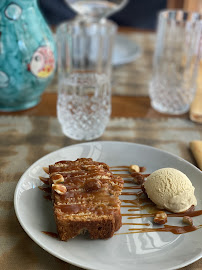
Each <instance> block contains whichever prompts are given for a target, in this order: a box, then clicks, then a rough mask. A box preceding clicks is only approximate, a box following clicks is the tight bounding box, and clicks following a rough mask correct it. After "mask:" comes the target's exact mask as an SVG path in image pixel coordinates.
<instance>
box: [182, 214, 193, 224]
mask: <svg viewBox="0 0 202 270" xmlns="http://www.w3.org/2000/svg"><path fill="white" fill-rule="evenodd" d="M182 221H183V222H184V223H186V224H188V225H191V226H193V219H192V218H191V217H189V216H184V217H183V219H182Z"/></svg>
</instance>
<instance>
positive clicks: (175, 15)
mask: <svg viewBox="0 0 202 270" xmlns="http://www.w3.org/2000/svg"><path fill="white" fill-rule="evenodd" d="M158 17H159V19H165V20H176V21H184V22H186V21H192V22H202V13H201V12H197V11H187V10H182V9H163V10H161V11H159V13H158Z"/></svg>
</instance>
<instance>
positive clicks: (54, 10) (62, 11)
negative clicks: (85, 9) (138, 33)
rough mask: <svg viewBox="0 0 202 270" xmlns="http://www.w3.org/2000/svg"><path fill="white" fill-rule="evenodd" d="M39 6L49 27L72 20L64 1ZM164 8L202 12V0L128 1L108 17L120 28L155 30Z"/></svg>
mask: <svg viewBox="0 0 202 270" xmlns="http://www.w3.org/2000/svg"><path fill="white" fill-rule="evenodd" d="M39 6H40V8H41V10H42V12H43V14H44V16H45V18H46V19H47V21H48V23H49V24H50V25H55V26H56V25H58V24H60V23H61V22H63V21H66V20H69V19H72V18H74V16H75V13H74V11H72V10H71V9H70V8H69V7H68V6H67V5H66V3H65V0H53V1H47V0H39ZM165 8H170V9H184V10H190V11H200V12H201V11H202V0H149V1H148V0H141V1H140V0H129V2H128V4H127V5H126V6H125V8H123V9H122V10H121V11H119V12H117V13H115V14H114V15H112V16H111V17H110V19H112V20H113V21H115V22H116V23H117V24H118V25H120V26H130V27H134V28H139V29H147V30H155V28H156V19H157V13H158V12H159V11H160V10H162V9H165Z"/></svg>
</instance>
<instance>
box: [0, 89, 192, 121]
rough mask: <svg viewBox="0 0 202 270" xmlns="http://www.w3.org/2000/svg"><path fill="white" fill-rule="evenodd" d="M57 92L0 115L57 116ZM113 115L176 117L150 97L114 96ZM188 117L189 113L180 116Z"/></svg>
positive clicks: (44, 95)
mask: <svg viewBox="0 0 202 270" xmlns="http://www.w3.org/2000/svg"><path fill="white" fill-rule="evenodd" d="M56 102H57V94H56V93H44V94H43V95H42V99H41V102H40V103H39V104H38V105H37V106H36V107H33V108H31V109H28V110H25V111H19V112H9V113H8V112H0V115H26V116H32V115H33V116H56ZM111 117H135V118H136V117H141V118H144V117H145V118H164V117H175V116H170V115H167V114H160V113H158V112H156V111H155V110H154V109H153V108H152V107H151V105H150V99H149V97H141V96H140V97H139V96H138V97H131V96H112V114H111ZM178 117H180V118H187V119H188V117H189V116H188V113H186V114H183V115H181V116H178Z"/></svg>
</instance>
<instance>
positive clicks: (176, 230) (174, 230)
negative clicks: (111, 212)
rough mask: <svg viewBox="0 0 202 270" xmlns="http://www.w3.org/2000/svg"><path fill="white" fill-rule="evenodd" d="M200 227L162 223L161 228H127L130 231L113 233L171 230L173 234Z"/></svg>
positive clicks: (200, 226)
mask: <svg viewBox="0 0 202 270" xmlns="http://www.w3.org/2000/svg"><path fill="white" fill-rule="evenodd" d="M200 228H202V225H199V226H197V227H195V226H171V225H164V227H163V228H141V229H129V231H130V232H126V233H115V235H121V234H133V233H145V232H172V233H173V234H184V233H188V232H193V231H196V230H198V229H200ZM131 231H132V232H131Z"/></svg>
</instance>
